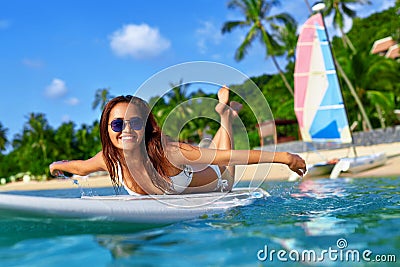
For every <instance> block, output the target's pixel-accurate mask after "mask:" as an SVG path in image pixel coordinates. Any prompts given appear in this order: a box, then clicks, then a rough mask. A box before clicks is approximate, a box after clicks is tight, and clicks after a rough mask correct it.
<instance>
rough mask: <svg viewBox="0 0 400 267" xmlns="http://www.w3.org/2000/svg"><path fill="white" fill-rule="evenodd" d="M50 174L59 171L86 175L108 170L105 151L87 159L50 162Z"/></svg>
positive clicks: (55, 173)
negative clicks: (104, 158)
mask: <svg viewBox="0 0 400 267" xmlns="http://www.w3.org/2000/svg"><path fill="white" fill-rule="evenodd" d="M49 168H50V174H51V175H57V174H58V173H57V172H70V173H73V174H77V175H81V176H85V175H88V174H89V173H92V172H96V171H106V170H107V166H106V164H105V162H104V160H103V152H102V151H100V152H99V153H97V154H96V155H95V156H94V157H92V158H90V159H87V160H62V161H56V162H53V163H52V164H50V166H49Z"/></svg>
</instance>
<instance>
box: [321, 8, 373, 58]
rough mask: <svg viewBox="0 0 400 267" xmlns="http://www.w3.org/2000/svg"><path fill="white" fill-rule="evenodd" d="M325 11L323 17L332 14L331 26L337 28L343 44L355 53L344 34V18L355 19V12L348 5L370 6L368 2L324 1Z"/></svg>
mask: <svg viewBox="0 0 400 267" xmlns="http://www.w3.org/2000/svg"><path fill="white" fill-rule="evenodd" d="M324 2H325V4H326V9H325V11H324V14H325V15H331V14H333V26H334V27H335V28H339V30H340V33H341V35H342V40H343V44H344V45H345V47H346V46H349V47H350V49H351V50H352V51H353V52H355V51H356V50H355V48H354V46H353V44H352V42H351V41H350V39H349V38H348V37H347V35H346V33H345V32H344V26H345V25H344V16H347V17H350V18H352V19H353V18H355V17H356V11H354V10H352V9H351V8H350V7H349V4H362V5H364V4H371V1H369V0H325V1H324Z"/></svg>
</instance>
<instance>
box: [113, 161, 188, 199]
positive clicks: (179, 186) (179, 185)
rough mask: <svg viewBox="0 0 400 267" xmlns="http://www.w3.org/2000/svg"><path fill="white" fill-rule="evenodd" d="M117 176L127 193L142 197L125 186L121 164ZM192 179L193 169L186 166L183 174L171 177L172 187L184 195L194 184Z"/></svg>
mask: <svg viewBox="0 0 400 267" xmlns="http://www.w3.org/2000/svg"><path fill="white" fill-rule="evenodd" d="M117 175H118V180H119V182H120V183H121V184H122V185H123V187H124V189H125V190H126V192H128V194H129V195H131V196H141V194H139V193H136V192H134V191H132V190H131V189H130V188H129V187H128V186H126V185H125V183H124V179H123V178H122V171H121V166H120V165H119V164H118V168H117ZM192 178H193V168H192V167H191V166H189V165H185V166H184V169H183V170H182V172H181V173H179V174H177V175H175V176H172V177H170V179H171V182H172V186H173V188H174V190H175V191H176V193H178V194H180V193H182V192H183V191H184V190H185V189H186V188H187V187H188V186H189V184H190V183H191V182H192Z"/></svg>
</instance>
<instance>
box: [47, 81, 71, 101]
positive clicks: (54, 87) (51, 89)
mask: <svg viewBox="0 0 400 267" xmlns="http://www.w3.org/2000/svg"><path fill="white" fill-rule="evenodd" d="M66 93H67V86H66V85H65V82H64V81H63V80H60V79H57V78H54V79H53V80H52V81H51V83H50V85H48V86H47V87H46V90H45V94H46V96H47V97H50V98H58V97H61V96H63V95H65V94H66Z"/></svg>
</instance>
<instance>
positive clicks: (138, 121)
mask: <svg viewBox="0 0 400 267" xmlns="http://www.w3.org/2000/svg"><path fill="white" fill-rule="evenodd" d="M125 122H129V127H130V128H131V129H132V130H135V131H139V130H141V129H142V128H143V119H142V118H139V117H132V118H130V119H129V120H123V119H121V118H118V119H115V120H113V121H111V123H110V124H109V125H111V129H112V130H113V131H114V132H116V133H120V132H122V131H123V130H124V129H125V127H126V123H125Z"/></svg>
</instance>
